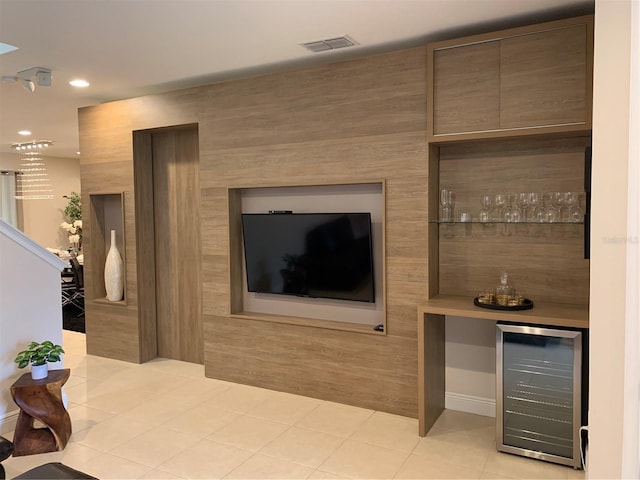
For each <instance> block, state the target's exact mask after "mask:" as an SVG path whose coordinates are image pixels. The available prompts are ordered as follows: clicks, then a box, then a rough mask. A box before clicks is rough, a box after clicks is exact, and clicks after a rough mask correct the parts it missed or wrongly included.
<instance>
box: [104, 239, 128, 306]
mask: <svg viewBox="0 0 640 480" xmlns="http://www.w3.org/2000/svg"><path fill="white" fill-rule="evenodd" d="M104 288H105V290H106V291H107V300H109V301H110V302H119V301H120V300H122V296H123V294H124V271H123V266H122V257H121V256H120V252H119V251H118V247H117V245H116V231H115V230H111V247H110V248H109V253H108V254H107V260H106V261H105V263H104Z"/></svg>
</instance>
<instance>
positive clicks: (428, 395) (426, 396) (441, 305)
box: [418, 295, 589, 437]
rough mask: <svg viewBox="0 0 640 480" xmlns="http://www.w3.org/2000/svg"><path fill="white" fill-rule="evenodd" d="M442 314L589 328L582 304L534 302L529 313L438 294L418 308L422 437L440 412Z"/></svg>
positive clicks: (442, 358)
mask: <svg viewBox="0 0 640 480" xmlns="http://www.w3.org/2000/svg"><path fill="white" fill-rule="evenodd" d="M445 315H452V316H456V317H466V318H478V319H484V320H493V321H507V322H515V323H522V324H530V325H549V326H556V327H573V328H589V310H588V307H587V306H586V305H568V304H559V303H544V302H535V301H534V308H532V309H531V310H520V311H503V310H489V309H485V308H480V307H476V306H475V305H474V304H473V298H471V297H464V296H456V295H439V296H437V297H434V298H430V299H429V300H427V301H426V302H425V303H424V304H422V305H418V428H419V431H418V433H419V435H420V436H421V437H424V436H425V435H426V434H427V432H428V431H429V430H430V429H431V427H432V426H433V424H434V423H435V422H436V420H437V419H438V417H439V416H440V414H441V413H442V411H443V410H444V397H445V373H444V372H445Z"/></svg>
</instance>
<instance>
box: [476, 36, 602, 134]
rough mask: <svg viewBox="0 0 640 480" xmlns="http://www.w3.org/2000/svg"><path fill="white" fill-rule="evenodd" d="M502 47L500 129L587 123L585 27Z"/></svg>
mask: <svg viewBox="0 0 640 480" xmlns="http://www.w3.org/2000/svg"><path fill="white" fill-rule="evenodd" d="M500 45H501V55H500V57H501V59H500V128H521V127H533V126H543V125H563V124H572V123H583V124H584V123H587V122H588V119H587V115H588V112H587V104H588V100H587V67H588V62H587V27H586V25H584V24H582V25H574V26H571V27H567V28H560V29H556V30H549V31H545V32H541V33H534V34H529V35H522V36H518V37H512V38H506V39H504V40H502V41H501V42H500ZM589 90H590V89H589ZM589 123H590V122H589ZM487 128H492V127H491V126H488V127H487Z"/></svg>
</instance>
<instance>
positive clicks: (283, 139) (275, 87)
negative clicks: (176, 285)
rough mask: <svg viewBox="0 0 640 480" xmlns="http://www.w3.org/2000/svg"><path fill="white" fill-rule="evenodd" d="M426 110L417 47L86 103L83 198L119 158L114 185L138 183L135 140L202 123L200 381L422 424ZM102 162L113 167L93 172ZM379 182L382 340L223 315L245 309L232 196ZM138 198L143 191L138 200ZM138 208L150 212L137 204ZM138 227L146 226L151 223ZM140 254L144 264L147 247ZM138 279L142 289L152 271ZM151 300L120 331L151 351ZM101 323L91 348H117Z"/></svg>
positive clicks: (422, 67) (421, 54)
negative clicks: (235, 273) (419, 340)
mask: <svg viewBox="0 0 640 480" xmlns="http://www.w3.org/2000/svg"><path fill="white" fill-rule="evenodd" d="M425 104H426V49H425V48H415V49H410V50H405V51H399V52H393V53H388V54H383V55H376V56H371V57H367V58H362V59H358V60H351V61H346V62H341V63H337V64H332V65H323V66H319V67H313V68H307V69H302V70H298V71H293V72H284V73H278V74H272V75H266V76H263V77H257V78H249V79H243V80H235V81H229V82H223V83H220V84H215V85H210V86H206V87H201V88H198V89H191V90H188V91H185V93H184V95H181V94H179V93H176V92H173V93H171V94H166V95H154V96H149V97H143V98H138V99H133V100H127V101H122V102H114V103H112V104H107V105H103V106H97V107H91V108H90V109H85V110H84V111H83V112H82V113H81V116H80V118H81V123H82V126H81V135H82V137H83V140H82V141H83V143H84V144H85V145H86V147H87V148H86V150H87V152H90V155H91V156H92V159H87V162H86V163H85V162H83V168H85V170H84V172H83V191H84V185H85V183H84V182H85V181H86V182H87V185H91V188H92V189H100V188H101V182H103V181H104V178H101V177H107V176H108V175H109V171H108V168H109V166H110V165H112V164H113V165H117V164H118V163H120V162H121V163H122V164H124V165H126V164H129V169H128V170H127V169H124V170H122V172H123V174H122V175H118V176H117V182H120V183H121V184H127V185H130V186H131V187H132V186H133V183H134V182H133V168H132V165H131V162H132V157H133V153H132V147H131V138H132V131H137V130H141V129H156V128H160V127H168V126H173V125H178V124H181V123H195V122H197V123H198V131H199V156H200V164H199V172H198V173H199V180H200V189H199V193H200V205H201V207H202V210H201V212H200V216H201V222H200V223H199V227H200V228H201V232H200V236H199V238H201V241H202V255H201V257H200V259H201V260H200V263H201V265H202V280H201V282H200V288H201V289H202V291H203V303H202V305H203V309H204V312H205V314H204V337H203V338H204V341H203V347H204V362H205V369H206V375H207V376H210V377H216V378H223V379H227V380H231V381H236V382H241V383H248V384H252V385H259V386H262V387H266V388H273V389H276V390H282V391H290V392H295V393H300V394H304V395H311V396H315V397H318V398H324V399H329V400H332V401H337V402H344V403H349V404H353V405H360V406H365V407H368V408H374V409H377V410H383V411H387V412H392V413H398V414H403V415H409V416H414V417H415V416H417V400H416V391H417V378H416V375H417V356H416V355H417V348H416V324H415V306H416V305H417V304H419V303H420V302H421V301H422V300H423V299H425V298H426V295H427V294H426V292H427V276H426V274H425V269H426V268H427V267H426V266H427V253H428V250H427V222H426V216H427V198H426V194H427V188H426V184H427V181H428V168H427V153H426V142H425V135H424V132H425V128H426V111H425ZM112 118H113V119H116V122H115V123H109V122H110V120H111V119H112ZM103 133H104V134H105V136H104V137H103V136H102V135H103ZM154 134H155V131H154ZM109 142H116V145H114V146H109ZM94 153H95V155H93V154H94ZM137 157H138V153H136V158H137ZM95 159H98V161H99V162H100V163H101V164H104V166H105V168H104V169H96V168H93V164H94V163H95V162H96V160H95ZM136 170H137V169H136ZM143 172H144V169H141V170H139V171H138V170H137V173H136V176H137V175H138V173H140V174H142V173H143ZM96 173H97V176H95V177H94V178H90V176H91V175H94V174H96ZM381 180H384V181H385V185H386V195H385V198H386V221H385V224H386V225H385V227H386V229H385V242H386V243H385V244H386V255H387V260H388V264H387V266H386V267H388V272H387V275H386V279H385V280H386V290H387V296H386V305H387V311H388V315H387V334H386V335H370V334H362V333H350V332H345V331H338V330H330V329H324V328H315V327H308V326H298V325H286V324H282V323H270V322H265V321H251V320H244V319H236V318H234V319H231V318H228V315H229V313H230V308H237V307H233V306H230V305H229V300H228V299H229V295H230V290H231V289H232V288H237V286H235V287H234V284H235V283H236V280H234V279H233V277H230V275H231V274H230V271H231V270H232V269H230V255H229V253H228V252H229V248H230V245H229V242H230V233H231V234H233V230H232V231H231V232H230V230H229V229H230V228H232V229H233V228H236V230H237V226H236V227H233V223H232V224H231V225H230V222H229V219H228V218H227V211H231V212H233V211H237V208H239V206H238V205H237V204H234V201H235V200H234V199H233V198H229V195H228V191H229V189H237V188H241V187H245V186H247V185H249V186H260V185H268V186H277V185H296V184H299V185H309V184H322V185H330V184H333V183H336V184H343V183H353V182H361V183H368V182H380V181H381ZM183 185H184V188H189V187H188V186H187V184H183ZM136 188H137V189H138V190H137V191H136V195H140V194H142V193H143V190H141V189H140V187H139V186H137V187H136ZM125 190H126V189H125ZM145 195H148V194H145ZM136 201H138V199H137V198H136ZM227 202H230V203H229V205H227ZM234 209H236V210H234ZM137 212H138V215H139V216H140V215H148V214H149V212H148V210H145V209H144V208H140V207H138V208H137ZM126 215H129V216H131V215H133V212H127V213H126ZM134 223H135V225H136V226H137V228H138V229H140V228H141V227H142V225H145V220H143V219H141V218H137V219H136V220H135V222H134ZM147 228H150V227H149V226H148V225H147ZM149 231H151V230H147V233H146V234H148V232H149ZM142 234H143V233H142V232H141V233H140V235H142ZM236 236H238V232H236ZM162 238H164V239H165V241H170V239H171V238H172V237H171V236H170V235H167V236H162ZM238 238H239V237H238ZM238 246H241V244H239V243H237V242H236V245H235V247H234V248H237V247H238ZM135 254H136V255H144V254H143V252H142V246H141V244H140V243H138V245H137V252H136V253H135ZM139 260H140V259H136V258H135V255H134V258H133V261H136V264H137V266H138V268H139V269H142V268H144V267H143V264H146V262H147V261H145V262H142V263H141V262H140V261H139ZM192 263H193V262H192V261H189V264H192ZM196 263H197V261H196ZM234 270H237V268H234ZM138 273H139V274H138V283H139V285H138V288H139V290H140V292H142V290H144V289H145V288H146V287H144V285H145V284H146V283H144V282H146V280H144V279H145V273H144V272H141V271H140V272H138ZM232 282H233V284H232ZM150 298H151V296H149V295H145V296H144V298H143V296H142V295H141V296H140V299H139V302H140V304H139V306H137V308H135V309H133V308H129V307H128V308H127V314H128V313H129V310H131V313H132V314H133V315H134V317H133V318H132V319H131V320H132V321H131V322H130V323H129V324H127V322H121V323H118V329H117V332H121V333H122V334H123V335H125V334H126V335H129V337H127V342H129V341H133V340H132V339H134V340H135V342H138V343H144V342H145V341H147V339H146V337H147V336H150V335H153V328H152V326H151V324H150V323H149V322H148V320H147V319H145V314H144V313H143V312H145V311H146V310H145V308H146V307H147V306H148V305H146V302H148V301H150ZM138 309H139V310H140V311H139V312H138V311H137V310H138ZM100 320H101V321H102V322H104V324H105V328H102V329H100V330H96V331H95V333H94V335H95V338H92V340H91V343H92V344H95V343H98V342H99V341H106V342H108V343H111V342H117V338H118V337H117V336H113V335H111V334H110V332H109V331H108V325H109V319H108V315H105V310H102V311H101V312H100ZM142 336H144V337H145V338H144V339H143V338H141V337H142ZM256 339H259V341H256ZM145 348H147V349H148V348H149V347H148V346H147V347H145ZM117 350H118V349H117V348H114V349H112V350H109V352H110V353H113V354H114V355H115V354H116V353H118V352H117ZM116 358H119V357H116ZM122 358H123V359H124V358H125V356H124V354H123V357H122ZM126 359H131V356H130V355H129V353H127V355H126ZM134 361H136V360H135V359H134ZM137 361H140V359H138V360H137Z"/></svg>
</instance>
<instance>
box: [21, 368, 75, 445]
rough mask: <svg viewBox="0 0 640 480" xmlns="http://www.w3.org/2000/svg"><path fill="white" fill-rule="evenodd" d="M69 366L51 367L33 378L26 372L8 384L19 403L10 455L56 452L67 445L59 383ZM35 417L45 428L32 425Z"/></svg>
mask: <svg viewBox="0 0 640 480" xmlns="http://www.w3.org/2000/svg"><path fill="white" fill-rule="evenodd" d="M69 374H70V370H69V369H68V368H66V369H64V370H51V371H49V375H48V376H47V377H46V378H43V379H41V380H33V379H32V378H31V374H30V373H25V374H24V375H22V376H21V377H20V378H19V379H18V380H17V381H16V382H15V383H14V384H13V385H11V396H12V397H13V400H14V401H15V402H16V404H17V405H18V407H20V414H19V415H18V421H17V423H16V429H15V432H14V434H13V445H14V452H13V456H14V457H19V456H21V455H33V454H36V453H46V452H56V451H58V450H62V449H64V447H66V446H67V442H68V441H69V437H71V419H70V418H69V412H67V410H66V409H65V408H64V405H63V404H62V391H61V389H62V386H63V385H64V384H65V383H66V381H67V380H68V379H69ZM34 420H38V421H39V422H41V423H43V424H44V425H45V428H34V427H33V422H34Z"/></svg>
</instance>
